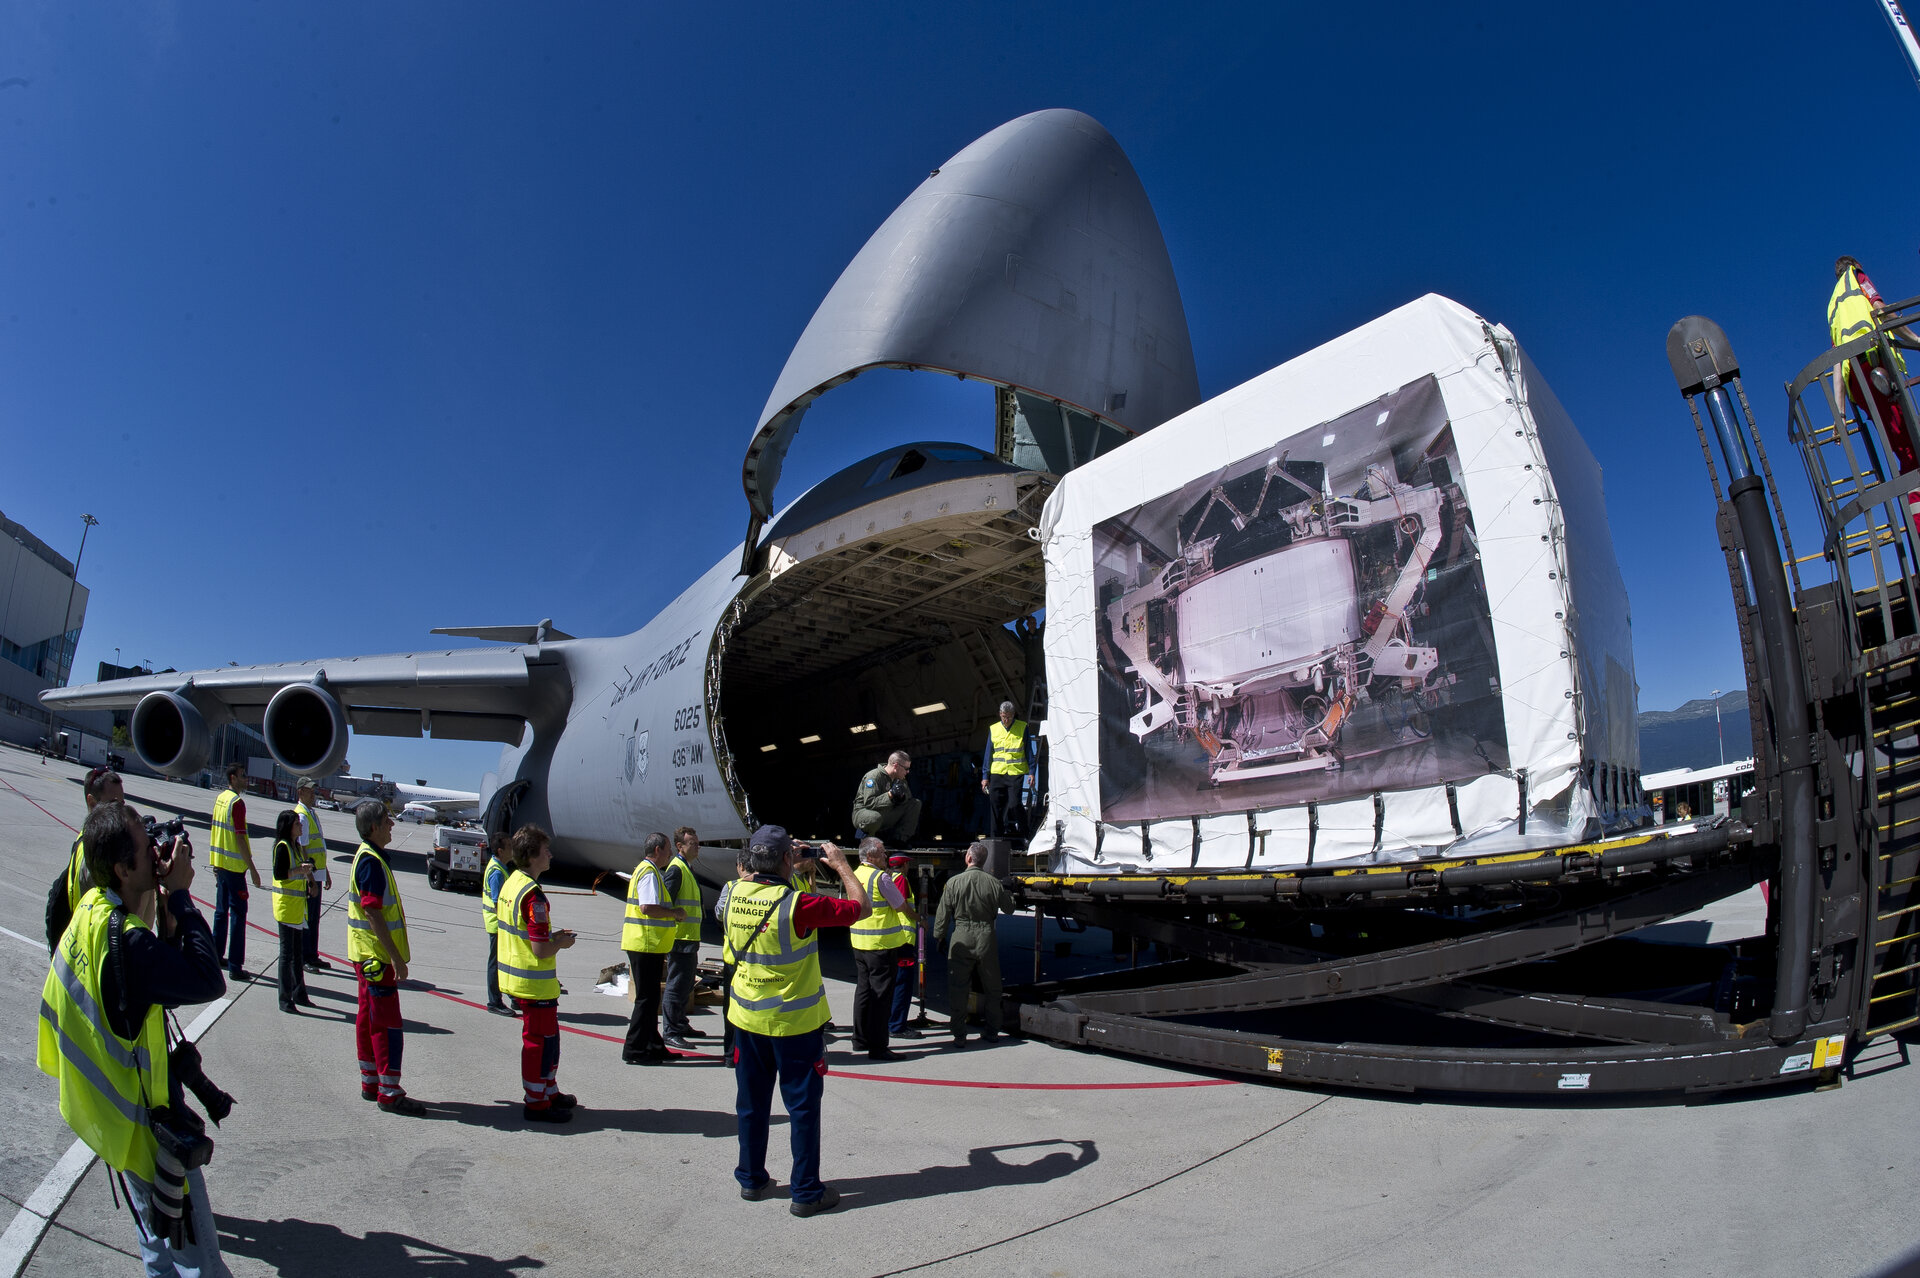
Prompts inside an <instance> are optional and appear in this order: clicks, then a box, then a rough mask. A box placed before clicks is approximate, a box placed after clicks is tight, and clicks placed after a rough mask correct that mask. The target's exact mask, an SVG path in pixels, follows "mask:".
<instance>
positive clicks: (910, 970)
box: [887, 949, 919, 1034]
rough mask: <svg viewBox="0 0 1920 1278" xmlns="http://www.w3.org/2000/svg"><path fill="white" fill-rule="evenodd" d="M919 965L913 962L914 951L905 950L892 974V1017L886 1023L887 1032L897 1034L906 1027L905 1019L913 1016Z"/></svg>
mask: <svg viewBox="0 0 1920 1278" xmlns="http://www.w3.org/2000/svg"><path fill="white" fill-rule="evenodd" d="M918 971H919V964H918V962H916V961H915V958H914V951H913V950H911V949H909V950H907V955H906V959H905V961H903V962H902V963H901V964H900V966H899V967H898V968H896V969H895V970H894V973H893V1015H892V1017H891V1018H890V1019H889V1020H888V1021H887V1032H888V1033H890V1034H898V1033H899V1032H900V1031H901V1030H903V1029H905V1028H906V1027H907V1018H908V1017H910V1016H912V1015H913V990H914V986H915V984H916V983H917V982H915V981H914V979H913V978H914V976H915V974H916V973H917V972H918Z"/></svg>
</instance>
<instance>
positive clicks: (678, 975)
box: [660, 941, 700, 1034]
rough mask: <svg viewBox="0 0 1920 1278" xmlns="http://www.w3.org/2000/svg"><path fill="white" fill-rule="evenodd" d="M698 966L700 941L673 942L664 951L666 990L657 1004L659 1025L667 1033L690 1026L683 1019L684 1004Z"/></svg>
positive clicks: (685, 1012)
mask: <svg viewBox="0 0 1920 1278" xmlns="http://www.w3.org/2000/svg"><path fill="white" fill-rule="evenodd" d="M699 969H700V942H698V941H675V942H674V943H673V948H672V949H671V950H669V951H667V992H666V997H665V999H664V1000H663V1002H662V1003H661V1007H660V1015H661V1020H662V1028H663V1029H665V1030H666V1032H667V1033H669V1034H684V1033H686V1032H687V1031H688V1030H690V1029H692V1028H693V1022H692V1021H689V1020H688V1019H687V1005H688V1004H689V1003H690V1002H692V1000H693V978H694V976H695V975H696V974H697V973H698V972H699Z"/></svg>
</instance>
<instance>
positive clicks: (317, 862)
mask: <svg viewBox="0 0 1920 1278" xmlns="http://www.w3.org/2000/svg"><path fill="white" fill-rule="evenodd" d="M293 810H294V811H295V812H296V813H298V814H299V816H300V819H301V821H303V822H305V823H306V831H307V842H306V845H305V850H306V854H307V860H309V861H311V862H312V863H313V868H314V869H316V870H324V869H326V868H327V836H326V835H324V834H322V833H321V832H320V818H319V817H317V816H315V815H314V814H313V809H312V808H310V807H308V806H307V805H306V804H304V803H296V804H294V805H293ZM318 881H319V880H318V879H316V880H315V882H318Z"/></svg>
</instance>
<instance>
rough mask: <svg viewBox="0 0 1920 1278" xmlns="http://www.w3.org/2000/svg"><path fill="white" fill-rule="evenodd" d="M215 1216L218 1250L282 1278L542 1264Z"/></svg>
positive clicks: (502, 1277)
mask: <svg viewBox="0 0 1920 1278" xmlns="http://www.w3.org/2000/svg"><path fill="white" fill-rule="evenodd" d="M218 1219H219V1224H220V1250H221V1251H223V1252H225V1253H227V1254H229V1255H234V1256H248V1257H251V1258H252V1259H255V1260H259V1261H262V1262H264V1263H266V1264H269V1265H271V1266H273V1268H274V1270H275V1272H277V1273H279V1274H280V1275H281V1278H323V1276H324V1278H334V1275H336V1274H446V1273H458V1274H466V1275H470V1276H471V1278H486V1276H488V1275H493V1276H495V1278H511V1275H514V1274H517V1273H520V1272H521V1271H523V1270H529V1269H545V1268H546V1262H545V1261H541V1260H535V1259H533V1257H531V1256H515V1257H513V1258H512V1259H510V1260H495V1259H494V1258H493V1257H492V1256H483V1255H480V1254H479V1253H478V1252H471V1251H454V1250H452V1249H451V1248H448V1247H441V1246H439V1245H437V1244H435V1243H430V1242H424V1241H422V1240H421V1239H418V1238H410V1237H408V1236H407V1235H405V1234H392V1233H387V1232H385V1231H382V1230H375V1231H373V1232H371V1233H369V1234H368V1235H367V1236H366V1237H365V1238H355V1237H354V1236H353V1235H352V1234H348V1233H345V1232H343V1231H342V1230H340V1229H339V1228H337V1227H336V1226H333V1225H322V1224H317V1223H315V1222H313V1221H310V1220H291V1219H290V1220H236V1219H234V1218H233V1217H231V1216H225V1215H221V1216H219V1217H218Z"/></svg>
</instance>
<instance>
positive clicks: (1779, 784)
mask: <svg viewBox="0 0 1920 1278" xmlns="http://www.w3.org/2000/svg"><path fill="white" fill-rule="evenodd" d="M1917 317H1920V299H1914V300H1912V301H1909V302H1904V303H1900V304H1898V305H1897V306H1893V307H1889V308H1887V309H1886V311H1885V312H1884V313H1883V314H1882V315H1881V316H1880V320H1881V322H1880V324H1879V325H1878V326H1877V327H1876V328H1875V329H1874V331H1873V332H1872V333H1871V334H1869V335H1867V336H1866V337H1863V338H1860V339H1858V340H1856V341H1853V342H1850V343H1847V344H1844V345H1842V346H1840V347H1836V348H1834V349H1832V350H1829V351H1827V352H1826V353H1825V354H1823V355H1822V356H1820V357H1819V358H1817V359H1816V360H1814V361H1813V362H1812V363H1811V364H1809V365H1808V366H1807V368H1806V369H1805V370H1804V371H1802V373H1801V374H1800V375H1799V377H1798V378H1797V379H1795V381H1793V382H1792V383H1791V384H1789V386H1788V388H1787V389H1788V396H1787V399H1788V414H1789V421H1790V437H1791V438H1792V440H1793V442H1794V444H1795V446H1796V447H1797V448H1798V450H1799V452H1800V455H1801V460H1802V462H1803V464H1804V466H1805V468H1806V471H1807V474H1808V477H1809V480H1810V482H1811V484H1812V487H1813V490H1814V497H1815V504H1816V506H1817V507H1818V509H1819V511H1820V515H1821V520H1822V524H1823V527H1822V529H1821V532H1822V542H1821V545H1820V548H1819V549H1818V550H1817V551H1815V552H1814V553H1813V554H1810V555H1808V556H1806V557H1804V558H1801V559H1795V557H1794V554H1793V547H1792V540H1791V536H1790V534H1789V533H1788V531H1787V529H1786V524H1785V517H1784V512H1783V511H1782V508H1781V505H1780V501H1779V495H1778V490H1777V486H1776V485H1775V483H1774V480H1773V475H1772V472H1771V468H1770V465H1769V463H1768V460H1767V455H1766V450H1765V446H1764V444H1763V443H1762V441H1761V440H1760V437H1759V435H1758V432H1757V431H1756V430H1755V429H1754V426H1753V421H1752V412H1751V409H1750V407H1749V405H1748V403H1747V399H1746V395H1745V392H1744V389H1743V388H1742V386H1741V382H1740V378H1739V368H1738V364H1737V362H1736V361H1735V359H1734V358H1733V355H1732V351H1731V348H1730V346H1729V344H1728V343H1727V340H1726V337H1725V335H1724V334H1723V333H1721V331H1720V330H1719V329H1718V327H1717V326H1715V325H1713V324H1712V323H1711V321H1706V320H1703V319H1700V318H1699V317H1692V318H1689V319H1687V320H1683V321H1681V322H1680V323H1679V324H1676V325H1675V326H1674V329H1673V331H1672V333H1670V334H1669V337H1668V355H1669V358H1670V361H1671V362H1672V364H1673V368H1674V372H1675V376H1676V379H1677V381H1678V383H1679V386H1680V389H1681V392H1682V394H1683V395H1684V396H1685V397H1686V399H1687V401H1688V405H1689V408H1690V410H1691V412H1692V416H1693V420H1694V424H1695V429H1696V432H1697V433H1698V435H1699V438H1700V444H1701V450H1702V455H1703V458H1704V459H1705V461H1706V465H1707V470H1708V475H1709V481H1710V483H1711V484H1712V486H1713V490H1714V494H1715V497H1716V500H1717V503H1718V510H1719V513H1718V519H1717V525H1718V532H1719V538H1720V542H1721V546H1722V549H1723V550H1724V552H1725V555H1726V561H1727V566H1728V574H1729V580H1730V582H1731V583H1732V587H1733V595H1734V600H1735V611H1736V613H1737V618H1738V622H1739V632H1740V639H1741V646H1742V651H1743V655H1744V659H1745V664H1746V673H1747V688H1748V696H1749V700H1750V702H1751V706H1752V716H1751V718H1752V723H1753V725H1754V735H1755V741H1754V747H1755V748H1754V758H1755V761H1756V762H1755V773H1754V789H1753V791H1752V792H1751V793H1749V794H1748V795H1747V796H1746V797H1745V799H1744V800H1743V801H1742V802H1741V803H1740V804H1739V810H1738V815H1737V816H1736V817H1733V818H1723V819H1721V820H1720V821H1719V822H1717V823H1708V824H1706V825H1703V826H1697V827H1695V828H1693V829H1691V830H1688V831H1686V832H1684V833H1678V834H1669V833H1668V832H1666V831H1664V830H1640V831H1633V832H1627V833H1624V834H1622V835H1619V836H1617V837H1612V838H1608V839H1604V840H1600V841H1594V842H1586V843H1581V844H1578V845H1574V846H1568V847H1561V848H1557V849H1553V850H1551V851H1546V852H1537V851H1536V852H1523V853H1515V854H1506V855H1500V856H1488V857H1479V858H1472V857H1469V858H1448V859H1443V860H1442V859H1436V860H1426V861H1413V862H1398V863H1393V864H1379V865H1374V864H1366V865H1341V866H1330V867H1318V868H1316V867H1311V866H1309V867H1306V868H1302V869H1299V870H1289V871H1285V872H1275V873H1238V874H1236V873H1231V872H1201V871H1198V870H1191V871H1189V872H1185V873H1181V872H1174V873H1127V874H1117V875H1110V876H1098V875H1076V876H1065V877H1062V876H1054V875H1047V874H1028V875H1023V876H1016V878H1015V879H1014V880H1013V882H1014V883H1015V884H1016V888H1017V890H1016V895H1017V897H1018V898H1019V900H1020V901H1021V903H1022V904H1024V905H1028V906H1031V907H1034V908H1035V909H1036V910H1037V911H1038V912H1040V913H1043V914H1051V915H1054V916H1056V917H1059V918H1063V919H1076V920H1078V921H1080V922H1081V923H1082V924H1085V925H1089V926H1097V927H1103V928H1111V929H1113V930H1114V931H1115V932H1116V933H1125V934H1128V935H1130V936H1132V937H1134V938H1137V941H1138V942H1139V943H1143V944H1149V945H1151V946H1153V947H1154V948H1155V950H1156V951H1158V952H1159V953H1160V954H1161V955H1163V956H1166V957H1167V958H1168V960H1169V961H1166V962H1160V963H1154V964H1150V965H1148V966H1146V967H1142V968H1137V969H1135V970H1133V971H1128V972H1122V973H1117V974H1112V975H1107V976H1100V977H1092V978H1086V979H1082V980H1074V981H1062V982H1051V983H1045V982H1042V983H1036V984H1033V985H1029V986H1025V987H1022V988H1019V989H1015V990H1010V991H1009V995H1008V997H1009V1000H1010V1002H1011V1003H1012V1005H1013V1010H1014V1011H1015V1012H1017V1017H1018V1024H1019V1026H1020V1028H1021V1029H1022V1030H1023V1031H1024V1032H1026V1033H1029V1034H1033V1035H1036V1036H1039V1037H1042V1038H1047V1039H1051V1040H1055V1041H1058V1042H1063V1043H1069V1044H1074V1045H1079V1046H1085V1047H1091V1048H1099V1049H1103V1050H1108V1051H1115V1052H1121V1053H1125V1054H1128V1055H1135V1056H1143V1057H1151V1058H1154V1059H1158V1060H1165V1061H1172V1062H1178V1063H1181V1064H1185V1065H1190V1066H1195V1067H1201V1068H1209V1069H1218V1070H1223V1071H1227V1072H1230V1073H1237V1074H1248V1075H1262V1076H1267V1077H1273V1078H1278V1079H1281V1080H1284V1081H1288V1082H1295V1083H1309V1084H1319V1085H1327V1086H1339V1087H1355V1088H1369V1089H1385V1090H1393V1091H1421V1090H1431V1091H1440V1092H1470V1093H1486V1094H1496V1095H1498V1094H1506V1095H1529V1094H1533V1095H1537V1094H1544V1093H1561V1092H1582V1093H1612V1094H1621V1093H1639V1094H1651V1093H1674V1094H1688V1093H1705V1092H1715V1091H1722V1090H1730V1089H1736V1088H1747V1087H1757V1086H1764V1085H1768V1084H1775V1083H1790V1082H1803V1083H1804V1082H1814V1083H1820V1082H1831V1081H1835V1080H1837V1079H1838V1078H1839V1077H1840V1076H1841V1071H1842V1069H1843V1068H1844V1066H1845V1064H1846V1063H1847V1061H1848V1060H1849V1059H1850V1057H1851V1055H1852V1054H1853V1053H1855V1052H1857V1051H1858V1049H1859V1048H1861V1047H1862V1046H1864V1045H1865V1044H1866V1043H1868V1042H1870V1041H1872V1040H1874V1039H1876V1038H1879V1037H1882V1036H1886V1035H1890V1034H1895V1033H1899V1032H1901V1031H1904V1030H1907V1029H1909V1028H1911V1027H1913V1026H1915V1025H1916V1024H1920V892H1916V887H1917V886H1920V622H1917V621H1916V610H1915V608H1914V607H1913V606H1912V602H1911V601H1912V600H1914V599H1915V598H1916V597H1917V596H1920V537H1916V528H1915V524H1914V522H1913V521H1912V519H1911V518H1909V515H1908V501H1909V494H1912V493H1914V492H1915V491H1916V490H1920V470H1917V471H1913V472H1908V473H1905V474H1896V473H1890V471H1889V469H1888V466H1887V463H1886V462H1884V461H1883V460H1882V459H1883V458H1884V457H1886V456H1887V455H1888V454H1889V451H1890V450H1889V449H1888V448H1886V447H1885V446H1883V445H1880V444H1876V442H1875V441H1876V440H1882V439H1885V438H1886V429H1887V421H1886V420H1885V419H1886V418H1888V417H1889V416H1890V414H1889V413H1888V412H1887V411H1886V406H1887V404H1889V403H1891V404H1893V405H1895V406H1896V407H1897V409H1898V410H1899V411H1900V412H1902V413H1903V414H1904V420H1905V421H1906V422H1914V421H1916V420H1920V415H1916V411H1915V404H1914V399H1913V395H1912V391H1911V388H1910V386H1909V385H1908V384H1907V379H1906V378H1905V377H1895V378H1892V379H1886V380H1889V383H1890V384H1889V386H1888V388H1887V391H1886V394H1885V395H1884V396H1883V397H1881V398H1880V399H1869V400H1868V401H1867V402H1866V403H1865V404H1855V403H1853V402H1852V401H1851V400H1850V399H1849V397H1848V396H1847V395H1846V393H1845V391H1844V390H1843V389H1840V388H1841V386H1842V385H1843V378H1844V372H1843V370H1844V368H1845V367H1846V363H1847V361H1855V360H1857V361H1860V362H1861V364H1863V365H1866V366H1869V367H1874V368H1904V365H1903V364H1902V363H1901V359H1902V355H1901V352H1903V351H1913V350H1916V349H1920V345H1917V344H1916V343H1915V342H1914V339H1913V337H1912V336H1911V334H1910V333H1909V332H1908V331H1907V329H1906V328H1905V327H1904V326H1905V325H1906V324H1907V323H1908V322H1909V321H1911V320H1913V319H1915V318H1917ZM1703 404H1704V406H1705V408H1706V410H1707V411H1706V414H1705V419H1704V420H1703V418H1702V414H1701V412H1700V407H1701V405H1703ZM1710 435H1711V436H1712V442H1711V443H1710V442H1709V436H1710ZM1716 451H1717V454H1718V457H1719V461H1720V464H1719V465H1716V464H1715V457H1716ZM1722 469H1724V470H1725V476H1724V479H1725V484H1724V487H1723V476H1722V473H1721V472H1722ZM1776 518H1777V523H1776ZM1808 564H1820V565H1824V573H1825V575H1826V576H1827V577H1828V578H1829V579H1828V580H1825V581H1820V582H1806V581H1803V580H1802V572H1801V569H1802V568H1803V567H1804V566H1806V565H1808ZM1810 571H1811V570H1810ZM1252 826H1253V822H1252V821H1250V822H1249V830H1250V835H1249V837H1250V838H1252V837H1253V834H1252V833H1251V831H1252ZM1116 837H1125V831H1117V832H1116ZM1043 841H1044V836H1043V839H1042V842H1043ZM1249 859H1250V860H1251V854H1250V857H1249ZM1754 884H1764V885H1766V887H1767V889H1768V913H1767V926H1766V930H1765V933H1764V935H1762V936H1758V937H1753V938H1750V939H1747V940H1744V941H1740V942H1736V943H1733V944H1730V945H1697V946H1674V945H1660V946H1658V947H1654V946H1650V945H1646V944H1644V943H1640V942H1635V941H1631V940H1627V939H1624V938H1626V937H1627V935H1628V934H1629V933H1632V932H1634V931H1635V930H1637V929H1640V928H1643V927H1647V926H1649V925H1652V924H1655V923H1660V922H1663V921H1666V920H1669V919H1673V918H1676V917H1678V916H1680V915H1683V914H1686V913H1689V912H1691V911H1693V910H1696V909H1699V908H1701V907H1702V906H1705V905H1708V904H1710V903H1712V902H1714V901H1717V900H1721V899H1723V898H1725V897H1728V896H1730V895H1732V894H1734V893H1737V892H1740V891H1743V890H1745V889H1747V888H1749V887H1751V886H1753V885H1754Z"/></svg>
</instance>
